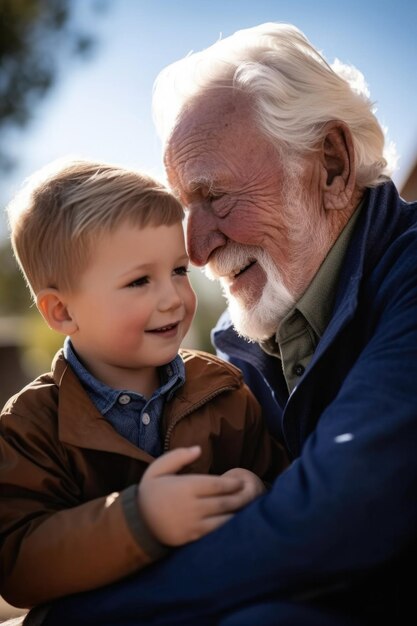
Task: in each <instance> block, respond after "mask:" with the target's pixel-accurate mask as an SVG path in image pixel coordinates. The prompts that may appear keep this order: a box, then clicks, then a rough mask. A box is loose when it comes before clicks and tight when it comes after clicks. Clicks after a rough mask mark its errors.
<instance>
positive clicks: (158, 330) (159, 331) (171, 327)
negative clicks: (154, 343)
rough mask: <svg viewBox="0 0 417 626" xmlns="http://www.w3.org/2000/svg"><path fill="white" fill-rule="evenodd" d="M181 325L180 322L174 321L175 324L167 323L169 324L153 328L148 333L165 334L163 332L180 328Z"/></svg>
mask: <svg viewBox="0 0 417 626" xmlns="http://www.w3.org/2000/svg"><path fill="white" fill-rule="evenodd" d="M178 326H179V322H174V324H167V326H160V327H159V328H153V329H152V330H147V331H146V332H147V333H154V334H163V333H167V332H169V331H172V330H175V329H176V328H178Z"/></svg>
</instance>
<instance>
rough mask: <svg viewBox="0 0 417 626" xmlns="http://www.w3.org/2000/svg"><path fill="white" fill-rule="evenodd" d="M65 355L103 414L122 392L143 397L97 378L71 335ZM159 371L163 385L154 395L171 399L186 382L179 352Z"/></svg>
mask: <svg viewBox="0 0 417 626" xmlns="http://www.w3.org/2000/svg"><path fill="white" fill-rule="evenodd" d="M64 356H65V359H66V360H67V361H68V363H69V365H70V366H71V368H72V369H73V370H74V372H75V374H76V375H77V377H78V378H79V380H80V382H81V384H82V385H83V387H84V388H85V390H86V391H87V393H88V395H89V397H90V399H91V401H92V402H93V404H94V405H95V407H96V408H97V409H98V411H100V413H101V414H102V415H105V414H106V413H107V412H108V411H109V410H110V409H111V408H112V407H113V406H114V404H115V403H116V402H117V400H118V398H119V396H120V394H121V393H128V394H129V395H130V396H132V395H135V396H139V397H141V398H143V396H142V395H141V394H138V393H137V392H135V391H130V390H129V389H113V388H112V387H109V386H108V385H106V384H105V383H103V382H101V381H100V380H98V379H97V378H95V377H94V376H93V375H92V374H91V373H90V372H89V371H88V370H87V369H86V368H85V367H84V365H83V364H82V362H81V361H80V359H79V358H78V356H77V353H76V352H75V350H74V347H73V345H72V343H71V339H70V337H66V339H65V341H64ZM158 372H159V376H160V380H161V386H160V387H159V388H158V389H157V390H156V391H154V393H153V395H152V397H154V396H156V395H161V396H166V399H167V400H170V399H171V398H172V396H173V395H174V393H175V391H176V390H177V389H178V388H179V387H181V386H182V385H183V384H184V382H185V367H184V363H183V360H182V359H181V357H180V356H179V355H178V354H177V356H176V357H175V359H174V360H173V361H171V362H170V363H168V364H167V365H164V366H161V367H159V368H158Z"/></svg>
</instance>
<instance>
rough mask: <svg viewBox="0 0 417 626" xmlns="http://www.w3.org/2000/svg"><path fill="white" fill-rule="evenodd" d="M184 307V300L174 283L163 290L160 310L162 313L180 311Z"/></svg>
mask: <svg viewBox="0 0 417 626" xmlns="http://www.w3.org/2000/svg"><path fill="white" fill-rule="evenodd" d="M181 305H182V298H181V296H180V294H179V293H178V290H177V289H176V288H175V285H173V284H172V283H171V284H169V285H167V286H166V287H165V288H164V289H163V293H162V294H161V297H160V300H159V308H160V310H161V311H169V310H171V309H178V307H180V306H181Z"/></svg>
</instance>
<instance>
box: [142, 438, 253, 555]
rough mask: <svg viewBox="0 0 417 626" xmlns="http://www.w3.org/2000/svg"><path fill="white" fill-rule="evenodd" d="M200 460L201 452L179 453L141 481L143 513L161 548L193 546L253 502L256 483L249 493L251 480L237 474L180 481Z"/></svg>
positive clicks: (151, 468) (155, 464) (170, 455)
mask: <svg viewBox="0 0 417 626" xmlns="http://www.w3.org/2000/svg"><path fill="white" fill-rule="evenodd" d="M200 454H201V448H200V447H199V446H194V447H192V448H177V449H175V450H172V451H170V452H167V453H166V454H164V455H162V456H161V457H159V458H158V459H156V460H155V461H154V462H153V463H152V464H151V465H150V466H149V467H148V469H147V470H146V472H145V474H144V475H143V478H142V480H141V483H140V485H139V491H138V496H139V509H140V511H141V514H142V516H143V519H144V521H145V523H146V524H147V525H148V527H149V529H150V530H151V532H152V533H153V535H154V536H155V537H156V538H157V539H158V540H159V541H160V542H161V543H164V544H166V545H169V546H180V545H182V544H184V543H188V542H189V541H195V540H196V539H199V538H200V537H202V536H203V535H206V534H207V533H209V532H211V531H213V530H215V529H216V528H218V527H219V526H221V525H222V524H224V523H225V522H227V520H228V519H230V517H231V516H232V514H233V513H234V512H235V511H237V510H239V509H241V508H242V507H243V506H245V505H246V504H248V502H250V501H251V500H252V499H253V498H254V497H255V496H254V495H253V494H254V489H253V483H252V487H249V482H250V481H252V479H248V477H247V476H246V474H245V476H246V478H245V476H241V475H233V472H234V471H235V470H231V472H230V473H229V472H226V474H223V476H210V475H201V474H181V475H176V473H177V472H178V471H179V470H181V469H182V468H184V467H186V466H187V465H189V464H190V463H192V462H193V461H194V460H195V459H196V458H198V457H199V456H200ZM241 471H242V472H246V470H241ZM247 474H251V475H252V473H251V472H247ZM252 476H253V475H252ZM258 480H259V479H258ZM259 482H261V481H259Z"/></svg>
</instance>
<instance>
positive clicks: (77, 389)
mask: <svg viewBox="0 0 417 626" xmlns="http://www.w3.org/2000/svg"><path fill="white" fill-rule="evenodd" d="M180 354H181V358H182V360H183V362H184V366H185V383H184V385H183V386H181V387H179V388H178V389H177V391H176V392H175V393H174V395H173V397H172V398H171V399H170V400H169V401H168V402H167V403H166V409H165V415H164V425H165V429H166V430H167V429H168V428H170V427H171V426H172V425H173V424H176V423H177V422H178V421H180V420H181V419H182V418H183V417H185V416H187V415H189V414H190V413H192V412H193V411H194V410H195V409H196V408H198V407H200V406H202V405H204V404H205V403H206V402H208V401H210V400H211V399H212V398H213V397H214V396H216V395H218V394H219V393H222V391H223V390H227V389H236V388H237V387H238V386H239V384H240V381H241V376H240V374H237V373H236V370H235V369H234V368H233V366H230V365H229V364H227V363H226V364H224V363H223V361H220V359H218V358H217V357H215V356H214V355H209V354H206V355H205V354H204V353H201V352H200V353H196V352H195V351H191V350H181V351H180ZM216 361H219V363H220V362H221V363H222V367H213V364H214V362H216ZM52 377H53V380H54V383H55V385H56V386H57V387H58V388H59V403H58V436H59V439H60V441H62V442H63V443H65V444H69V445H72V446H75V447H78V448H88V449H91V450H101V451H106V452H112V453H116V454H122V455H124V456H129V457H132V458H135V459H138V460H141V461H145V462H147V463H149V462H151V461H152V460H153V457H152V456H151V455H149V454H148V453H146V452H144V451H142V450H140V449H139V448H137V447H136V446H135V445H134V444H132V443H131V442H129V441H128V440H127V439H125V438H124V437H122V436H121V435H119V433H117V431H115V429H114V428H113V427H112V426H111V424H110V423H109V422H108V421H107V420H106V419H105V417H103V416H102V415H101V414H100V412H99V411H98V410H97V409H96V407H95V406H94V405H93V403H92V402H91V400H90V398H89V397H88V395H87V393H86V391H85V390H84V388H83V386H82V385H81V383H80V381H79V380H78V378H77V376H76V375H75V373H74V372H73V370H72V368H71V367H70V365H69V364H68V363H67V361H66V360H65V358H64V355H63V351H62V350H60V351H59V352H58V353H57V354H56V355H55V358H54V360H53V363H52ZM202 380H203V381H204V384H202Z"/></svg>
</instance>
